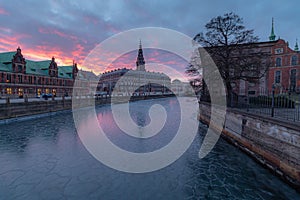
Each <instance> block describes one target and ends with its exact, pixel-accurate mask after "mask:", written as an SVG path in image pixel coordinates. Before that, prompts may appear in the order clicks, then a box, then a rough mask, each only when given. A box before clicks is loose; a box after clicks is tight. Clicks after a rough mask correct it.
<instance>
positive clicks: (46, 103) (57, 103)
mask: <svg viewBox="0 0 300 200" xmlns="http://www.w3.org/2000/svg"><path fill="white" fill-rule="evenodd" d="M170 96H174V95H152V96H132V97H130V101H139V100H147V99H154V98H165V97H170ZM77 100H78V98H77ZM77 102H79V104H77V105H76V107H87V106H93V105H104V104H109V103H111V102H114V103H125V102H128V97H123V96H118V97H111V98H110V97H101V98H92V97H84V98H81V99H80V100H79V101H77ZM71 109H72V100H71V99H64V98H63V99H61V100H55V99H51V98H49V99H48V100H41V101H32V102H30V101H24V102H19V103H10V102H9V101H8V102H7V103H2V104H0V124H6V123H11V122H14V121H18V120H26V119H32V118H38V117H44V116H49V115H53V114H55V113H57V112H63V111H68V110H69V111H70V110H71Z"/></svg>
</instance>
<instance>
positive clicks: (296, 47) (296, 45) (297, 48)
mask: <svg viewBox="0 0 300 200" xmlns="http://www.w3.org/2000/svg"><path fill="white" fill-rule="evenodd" d="M294 50H295V51H299V47H298V39H296V44H295V48H294Z"/></svg>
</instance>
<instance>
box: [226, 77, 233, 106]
mask: <svg viewBox="0 0 300 200" xmlns="http://www.w3.org/2000/svg"><path fill="white" fill-rule="evenodd" d="M226 101H227V106H228V107H233V93H232V87H231V84H230V82H226Z"/></svg>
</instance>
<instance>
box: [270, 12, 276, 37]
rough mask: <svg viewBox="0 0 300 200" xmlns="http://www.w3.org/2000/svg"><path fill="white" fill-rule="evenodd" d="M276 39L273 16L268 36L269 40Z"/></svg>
mask: <svg viewBox="0 0 300 200" xmlns="http://www.w3.org/2000/svg"><path fill="white" fill-rule="evenodd" d="M275 39H276V35H275V33H274V18H273V17H272V29H271V35H270V36H269V40H270V41H274V40H275Z"/></svg>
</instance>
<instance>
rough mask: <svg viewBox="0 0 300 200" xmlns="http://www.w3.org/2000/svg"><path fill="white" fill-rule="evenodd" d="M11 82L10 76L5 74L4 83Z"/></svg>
mask: <svg viewBox="0 0 300 200" xmlns="http://www.w3.org/2000/svg"><path fill="white" fill-rule="evenodd" d="M10 82H11V74H6V83H10Z"/></svg>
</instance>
